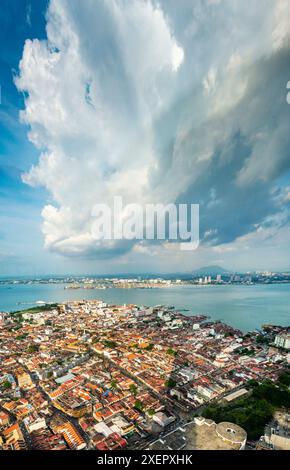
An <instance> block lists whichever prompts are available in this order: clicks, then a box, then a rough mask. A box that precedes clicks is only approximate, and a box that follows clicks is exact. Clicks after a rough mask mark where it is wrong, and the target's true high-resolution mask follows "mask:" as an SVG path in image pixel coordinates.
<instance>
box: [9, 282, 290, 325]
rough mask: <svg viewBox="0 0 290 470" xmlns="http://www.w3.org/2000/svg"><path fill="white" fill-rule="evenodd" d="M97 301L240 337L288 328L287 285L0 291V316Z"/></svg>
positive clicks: (23, 287)
mask: <svg viewBox="0 0 290 470" xmlns="http://www.w3.org/2000/svg"><path fill="white" fill-rule="evenodd" d="M83 299H100V300H103V301H105V302H107V303H110V304H114V305H123V304H136V305H140V306H142V305H144V306H155V305H166V306H174V307H175V309H176V310H177V311H180V312H182V313H183V314H184V315H197V314H205V315H208V317H209V318H210V319H211V320H220V321H222V322H224V323H227V324H228V325H231V326H233V327H235V328H238V329H240V330H242V331H243V332H247V331H253V330H260V329H261V327H262V325H264V324H273V325H281V326H290V284H268V285H262V284H256V285H207V286H197V285H181V286H173V287H165V288H154V289H139V288H138V289H135V288H131V289H123V288H122V289H120V288H110V289H106V290H91V289H65V284H63V283H59V284H14V285H11V284H8V283H7V284H6V283H3V284H1V285H0V311H9V312H11V311H15V310H23V309H25V308H28V307H33V306H35V305H38V304H39V303H40V302H64V301H68V300H83Z"/></svg>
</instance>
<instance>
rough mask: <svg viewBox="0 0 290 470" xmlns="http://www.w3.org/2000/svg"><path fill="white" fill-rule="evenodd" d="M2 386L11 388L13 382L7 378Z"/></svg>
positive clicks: (5, 388)
mask: <svg viewBox="0 0 290 470" xmlns="http://www.w3.org/2000/svg"><path fill="white" fill-rule="evenodd" d="M2 387H3V388H4V390H9V389H10V388H11V387H12V385H11V383H10V382H9V381H8V380H5V381H4V382H3V383H2Z"/></svg>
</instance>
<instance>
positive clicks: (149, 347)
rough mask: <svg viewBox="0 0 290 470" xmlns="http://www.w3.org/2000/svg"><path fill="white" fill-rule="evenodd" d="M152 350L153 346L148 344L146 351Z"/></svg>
mask: <svg viewBox="0 0 290 470" xmlns="http://www.w3.org/2000/svg"><path fill="white" fill-rule="evenodd" d="M153 348H154V344H153V343H150V344H148V346H146V348H145V349H146V351H152V349H153Z"/></svg>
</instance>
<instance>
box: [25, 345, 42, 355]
mask: <svg viewBox="0 0 290 470" xmlns="http://www.w3.org/2000/svg"><path fill="white" fill-rule="evenodd" d="M38 350H39V346H37V345H36V344H30V345H29V346H28V348H27V352H28V353H29V354H32V353H35V352H37V351H38Z"/></svg>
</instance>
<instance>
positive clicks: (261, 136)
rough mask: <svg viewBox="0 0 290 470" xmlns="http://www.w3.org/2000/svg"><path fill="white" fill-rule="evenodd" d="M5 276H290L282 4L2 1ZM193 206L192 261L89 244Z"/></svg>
mask: <svg viewBox="0 0 290 470" xmlns="http://www.w3.org/2000/svg"><path fill="white" fill-rule="evenodd" d="M0 23H1V25H2V26H1V30H0V39H1V42H0V44H1V46H0V84H1V105H0V275H2V276H6V275H7V276H8V275H11V276H16V275H26V274H27V275H30V276H34V275H43V274H45V273H53V274H63V273H74V274H88V275H89V274H113V273H124V274H126V273H132V272H133V273H138V272H140V273H145V272H149V273H151V272H152V273H170V272H176V271H177V272H189V271H194V270H195V269H197V268H199V267H200V266H207V265H222V266H225V267H226V268H228V269H231V270H233V271H243V272H246V271H251V270H271V271H287V270H288V271H289V270H290V252H289V236H290V211H289V208H290V132H289V131H290V106H289V104H288V102H287V93H288V89H287V84H288V82H289V80H290V40H289V37H290V26H289V25H290V4H289V2H285V1H284V0H279V1H276V2H272V1H268V0H263V1H262V2H261V1H253V2H251V5H245V2H242V1H237V2H232V1H228V0H224V1H219V0H206V1H195V2H188V1H180V2H178V6H177V5H176V2H174V1H171V0H161V1H158V2H157V1H155V0H151V1H140V0H132V1H129V2H127V1H119V0H118V1H117V0H111V1H108V2H104V1H101V0H100V1H99V0H98V1H97V2H96V1H91V0H87V1H86V2H82V1H80V0H74V2H69V1H68V0H51V1H46V0H37V1H36V0H25V1H20V0H15V1H13V2H9V1H7V0H4V1H3V2H2V4H1V8H0ZM114 196H122V197H123V198H124V200H125V201H126V202H128V203H131V202H138V203H139V204H144V205H145V204H147V203H148V202H154V203H156V202H158V203H164V204H167V203H175V204H184V203H186V204H199V205H200V246H199V248H198V249H197V250H195V251H192V252H190V253H188V252H181V251H180V250H179V246H178V243H174V242H172V243H166V242H164V241H162V242H160V241H154V240H153V241H137V242H135V241H132V242H130V243H128V241H127V240H124V241H120V240H118V241H116V240H115V241H113V242H112V243H109V244H108V243H107V244H105V243H96V240H94V239H93V238H92V236H91V210H92V207H93V206H94V205H95V204H97V203H107V204H110V202H111V200H112V198H113V197H114Z"/></svg>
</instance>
